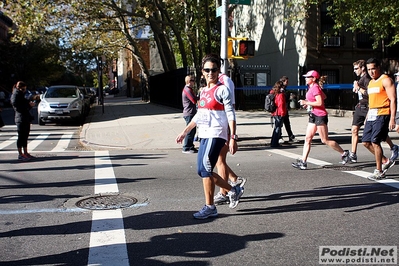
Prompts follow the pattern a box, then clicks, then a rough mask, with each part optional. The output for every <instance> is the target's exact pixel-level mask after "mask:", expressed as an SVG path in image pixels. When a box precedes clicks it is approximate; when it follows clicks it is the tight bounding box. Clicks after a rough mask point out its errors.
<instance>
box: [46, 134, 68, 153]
mask: <svg viewBox="0 0 399 266" xmlns="http://www.w3.org/2000/svg"><path fill="white" fill-rule="evenodd" d="M72 135H73V134H63V135H62V137H61V139H60V140H59V141H58V143H57V146H55V147H54V149H52V150H51V152H59V151H65V150H66V149H67V148H68V145H69V143H70V142H71V139H72Z"/></svg>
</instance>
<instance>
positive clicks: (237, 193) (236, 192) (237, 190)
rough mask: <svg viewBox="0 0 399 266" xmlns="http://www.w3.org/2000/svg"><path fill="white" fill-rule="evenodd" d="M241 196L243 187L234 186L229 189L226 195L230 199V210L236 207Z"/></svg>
mask: <svg viewBox="0 0 399 266" xmlns="http://www.w3.org/2000/svg"><path fill="white" fill-rule="evenodd" d="M242 194H244V187H240V186H235V187H232V188H231V190H230V191H229V193H228V194H227V195H228V196H229V198H230V205H229V207H230V208H232V209H234V208H235V207H237V205H238V202H239V201H240V198H241V196H242Z"/></svg>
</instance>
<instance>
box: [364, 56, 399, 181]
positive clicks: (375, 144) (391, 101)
mask: <svg viewBox="0 0 399 266" xmlns="http://www.w3.org/2000/svg"><path fill="white" fill-rule="evenodd" d="M366 65H367V71H368V73H369V75H370V77H371V80H370V83H369V85H368V87H367V93H368V95H369V111H368V113H367V118H366V123H365V126H364V130H363V137H362V142H363V145H364V146H365V147H366V148H367V149H368V150H369V151H370V152H371V153H372V154H374V156H375V161H376V169H375V170H374V173H373V174H372V175H370V176H369V177H368V179H371V180H377V179H383V178H385V173H386V171H387V170H388V169H389V168H391V167H392V166H393V165H394V164H395V161H392V160H389V159H388V158H387V157H385V156H384V151H383V149H382V147H381V141H385V140H386V138H387V137H388V132H389V130H393V129H394V128H395V114H396V91H395V85H394V83H393V80H392V79H391V78H390V77H388V76H387V75H385V74H382V72H381V67H380V62H379V61H378V60H377V59H375V58H370V59H369V60H367V63H366Z"/></svg>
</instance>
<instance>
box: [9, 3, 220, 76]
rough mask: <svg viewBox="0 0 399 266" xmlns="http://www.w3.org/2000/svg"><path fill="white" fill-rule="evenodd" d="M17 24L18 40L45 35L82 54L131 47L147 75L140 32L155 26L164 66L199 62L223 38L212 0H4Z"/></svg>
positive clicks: (109, 54) (109, 52)
mask: <svg viewBox="0 0 399 266" xmlns="http://www.w3.org/2000/svg"><path fill="white" fill-rule="evenodd" d="M2 4H3V7H2V8H3V10H5V14H7V15H8V16H10V17H11V18H12V19H13V21H14V23H15V25H16V26H17V27H16V29H17V31H15V34H14V36H13V41H15V42H19V43H27V42H29V41H36V40H41V41H46V42H50V43H59V44H60V45H61V46H63V47H64V49H65V48H68V49H70V50H71V51H72V52H71V54H72V56H77V57H81V56H82V54H86V55H92V57H94V56H95V55H99V54H102V55H106V57H107V58H112V57H116V56H115V54H116V53H117V52H118V51H119V50H121V49H128V50H130V51H131V52H132V54H133V57H134V58H135V60H136V61H137V63H138V64H139V66H140V67H141V69H142V70H143V73H145V74H146V75H148V73H149V72H148V68H149V66H147V65H146V64H145V62H144V60H143V57H142V55H141V50H140V45H139V43H138V40H137V39H138V37H137V36H138V33H139V32H140V31H142V30H143V29H144V28H145V27H149V28H150V29H151V32H152V37H151V39H152V40H153V41H154V43H155V44H156V46H157V48H158V51H159V54H160V58H161V61H162V66H163V68H164V70H165V71H169V70H173V69H176V68H177V67H181V66H183V67H187V66H189V65H198V64H199V63H200V59H201V58H202V55H203V54H204V53H209V52H211V51H217V50H218V44H219V40H220V35H219V33H218V32H219V31H218V30H217V28H218V27H217V24H218V23H217V20H216V18H215V16H211V15H210V13H211V12H213V13H214V12H215V3H214V1H209V0H201V1H198V0H186V1H181V0H99V1H98V0H96V1H94V0H86V1H80V0H59V1H51V0H50V1H48V0H36V1H31V0H20V1H10V0H3V1H2Z"/></svg>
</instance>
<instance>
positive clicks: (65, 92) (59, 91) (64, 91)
mask: <svg viewBox="0 0 399 266" xmlns="http://www.w3.org/2000/svg"><path fill="white" fill-rule="evenodd" d="M77 97H78V95H77V94H76V89H75V88H49V89H48V90H47V93H46V98H77Z"/></svg>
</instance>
